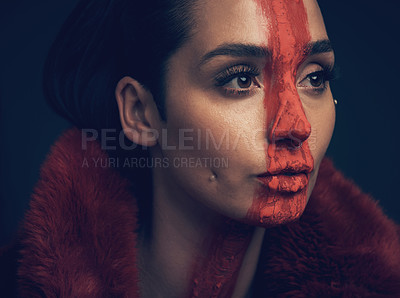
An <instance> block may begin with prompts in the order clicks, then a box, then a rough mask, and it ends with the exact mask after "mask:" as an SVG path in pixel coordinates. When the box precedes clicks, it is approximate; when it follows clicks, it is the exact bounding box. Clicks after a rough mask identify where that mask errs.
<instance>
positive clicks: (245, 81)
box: [224, 75, 254, 89]
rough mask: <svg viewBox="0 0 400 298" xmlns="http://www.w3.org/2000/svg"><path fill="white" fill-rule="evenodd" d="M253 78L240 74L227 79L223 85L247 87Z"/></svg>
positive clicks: (238, 87) (239, 87)
mask: <svg viewBox="0 0 400 298" xmlns="http://www.w3.org/2000/svg"><path fill="white" fill-rule="evenodd" d="M253 81H254V78H252V77H251V76H249V75H240V76H237V77H236V78H233V79H232V80H231V81H229V82H228V83H227V84H226V85H225V86H224V87H227V88H234V89H247V88H250V86H251V84H252V83H253Z"/></svg>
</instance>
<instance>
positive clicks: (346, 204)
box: [18, 129, 400, 297]
mask: <svg viewBox="0 0 400 298" xmlns="http://www.w3.org/2000/svg"><path fill="white" fill-rule="evenodd" d="M81 140H82V136H81V131H80V130H78V129H70V130H68V131H67V132H66V133H64V134H63V136H62V137H61V138H60V139H59V140H58V141H57V142H56V143H55V145H54V146H53V147H52V149H51V152H50V154H49V155H48V157H47V160H46V162H45V163H44V165H43V167H42V170H41V178H40V180H39V182H38V184H37V186H36V188H35V191H34V194H33V196H32V200H31V203H30V210H29V211H28V212H27V214H26V218H25V221H24V226H23V234H22V240H21V244H22V249H21V251H20V254H21V259H20V265H19V268H18V275H19V287H20V291H21V294H22V296H23V297H36V296H46V297H106V296H107V297H119V296H124V297H137V296H138V272H137V269H136V266H135V256H136V250H135V244H136V233H135V229H136V228H137V222H136V218H137V207H136V203H135V199H134V198H133V196H132V194H131V193H132V192H131V191H130V184H129V181H127V180H125V179H124V178H122V177H121V176H120V175H119V173H117V171H115V169H113V168H112V167H100V166H98V167H93V166H89V167H87V166H85V160H91V159H92V158H95V159H98V158H100V159H106V158H107V155H106V153H104V152H103V151H102V150H101V149H100V146H99V145H98V144H97V143H95V142H91V143H89V144H88V148H87V150H85V151H83V150H81V147H82V146H81ZM399 234H400V233H399V229H398V227H397V226H396V225H395V224H394V223H393V222H392V221H390V220H389V219H388V218H387V217H386V216H385V215H384V214H383V213H382V211H381V209H380V208H379V207H378V206H377V203H376V202H375V201H374V200H372V199H371V198H370V197H369V196H367V195H365V194H363V193H362V192H361V191H360V190H359V189H358V188H357V186H355V185H354V184H353V183H352V182H350V181H349V180H346V179H345V178H344V177H343V176H342V174H341V173H340V172H338V171H337V170H336V169H335V168H334V167H333V165H332V163H331V162H330V161H329V160H328V159H325V160H324V161H323V162H322V164H321V167H320V172H319V176H318V181H317V184H316V186H315V189H314V191H313V194H312V196H311V198H310V202H309V204H308V206H307V208H306V211H305V213H304V214H303V216H302V217H301V219H300V220H299V221H298V222H295V223H292V224H289V225H285V226H280V227H276V228H272V229H268V230H267V233H266V236H265V241H264V246H263V249H262V255H261V258H260V262H259V268H258V271H257V274H256V279H255V292H254V296H256V297H266V296H272V297H282V296H285V297H286V296H291V297H328V296H329V297H332V296H345V297H350V296H351V297H370V296H373V297H377V296H379V297H380V296H386V295H387V297H400V236H399Z"/></svg>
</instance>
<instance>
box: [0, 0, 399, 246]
mask: <svg viewBox="0 0 400 298" xmlns="http://www.w3.org/2000/svg"><path fill="white" fill-rule="evenodd" d="M76 3H77V0H68V1H67V0H62V1H28V0H20V1H18V0H17V1H11V0H9V1H4V0H2V2H1V4H0V104H1V105H0V142H1V144H0V156H1V160H0V161H1V172H0V175H1V176H0V245H1V244H4V243H5V242H6V241H9V240H10V239H11V237H12V235H14V234H15V232H16V230H17V227H18V222H20V220H21V219H22V218H23V214H24V211H25V210H26V208H27V207H28V202H29V197H30V193H31V191H32V188H33V186H34V184H35V182H36V181H37V179H38V174H39V169H40V164H41V163H42V162H43V160H44V158H45V156H46V154H47V152H48V150H49V147H50V145H51V144H52V143H53V142H54V141H55V139H56V138H57V136H58V135H59V134H60V133H61V132H62V131H63V130H64V129H65V128H66V127H68V123H66V122H65V121H64V120H62V119H60V118H59V117H58V116H57V115H55V114H54V113H53V112H52V111H51V110H50V109H49V108H48V107H47V106H46V104H45V102H44V99H43V94H42V90H41V72H42V66H43V62H44V59H45V57H46V54H47V51H48V48H49V47H50V44H51V42H52V40H53V39H54V37H55V35H56V33H57V32H58V30H59V28H60V26H61V24H62V22H63V20H64V19H65V18H66V16H67V15H68V14H69V12H70V11H71V9H72V8H73V6H74V5H75V4H76ZM319 3H320V6H321V9H322V12H323V15H324V17H325V23H326V26H327V30H328V34H329V37H330V39H331V41H332V43H333V45H334V48H335V52H336V60H337V64H338V66H339V67H340V78H339V79H338V80H336V81H335V82H333V86H332V88H333V94H334V97H335V98H336V99H337V100H338V101H339V104H338V106H337V120H336V128H335V133H334V136H333V139H332V142H331V145H330V148H329V150H328V153H327V155H328V156H330V157H331V158H332V159H333V160H334V162H335V164H336V166H337V167H338V168H339V169H340V170H342V171H343V172H344V173H345V174H346V175H347V176H348V177H351V178H352V179H353V180H354V181H355V182H356V183H357V184H358V185H359V186H360V187H361V188H362V189H363V190H364V191H365V192H367V193H370V194H371V195H372V196H374V197H375V198H376V199H377V200H379V202H380V204H381V206H382V207H383V209H384V212H385V213H386V214H387V215H388V216H389V217H391V218H393V219H394V220H395V221H397V222H398V223H400V202H399V191H398V190H397V187H398V186H399V187H400V181H399V178H400V175H399V172H398V166H399V158H398V154H399V150H398V148H399V147H398V145H399V141H398V136H399V132H398V130H399V119H398V118H399V117H398V115H399V112H400V109H399V108H400V105H399V86H400V76H399V69H400V63H399V59H400V52H399V47H398V46H399V40H400V38H399V35H400V34H399V33H398V31H399V29H400V26H399V24H400V22H399V16H398V11H399V9H398V7H397V6H398V5H397V4H396V1H391V0H383V1H361V0H357V1H332V0H321V1H319Z"/></svg>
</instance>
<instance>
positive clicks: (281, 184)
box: [257, 172, 309, 193]
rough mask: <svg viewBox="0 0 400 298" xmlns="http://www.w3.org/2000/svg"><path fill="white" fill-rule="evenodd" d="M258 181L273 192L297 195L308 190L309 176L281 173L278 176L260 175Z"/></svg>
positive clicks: (301, 173)
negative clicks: (296, 193)
mask: <svg viewBox="0 0 400 298" xmlns="http://www.w3.org/2000/svg"><path fill="white" fill-rule="evenodd" d="M257 179H258V180H259V181H260V182H261V183H263V184H264V185H266V186H267V187H268V188H269V189H270V190H271V191H273V192H287V193H290V192H292V193H295V192H299V191H301V190H303V189H304V188H306V186H307V184H308V180H309V174H307V173H304V172H300V173H281V174H276V175H258V176H257Z"/></svg>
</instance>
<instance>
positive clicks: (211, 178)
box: [208, 175, 217, 182]
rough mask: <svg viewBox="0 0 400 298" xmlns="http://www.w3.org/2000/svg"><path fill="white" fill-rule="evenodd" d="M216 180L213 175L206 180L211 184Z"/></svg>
mask: <svg viewBox="0 0 400 298" xmlns="http://www.w3.org/2000/svg"><path fill="white" fill-rule="evenodd" d="M216 179H217V177H215V175H211V176H210V178H208V180H210V181H211V182H213V181H215V180H216Z"/></svg>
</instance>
